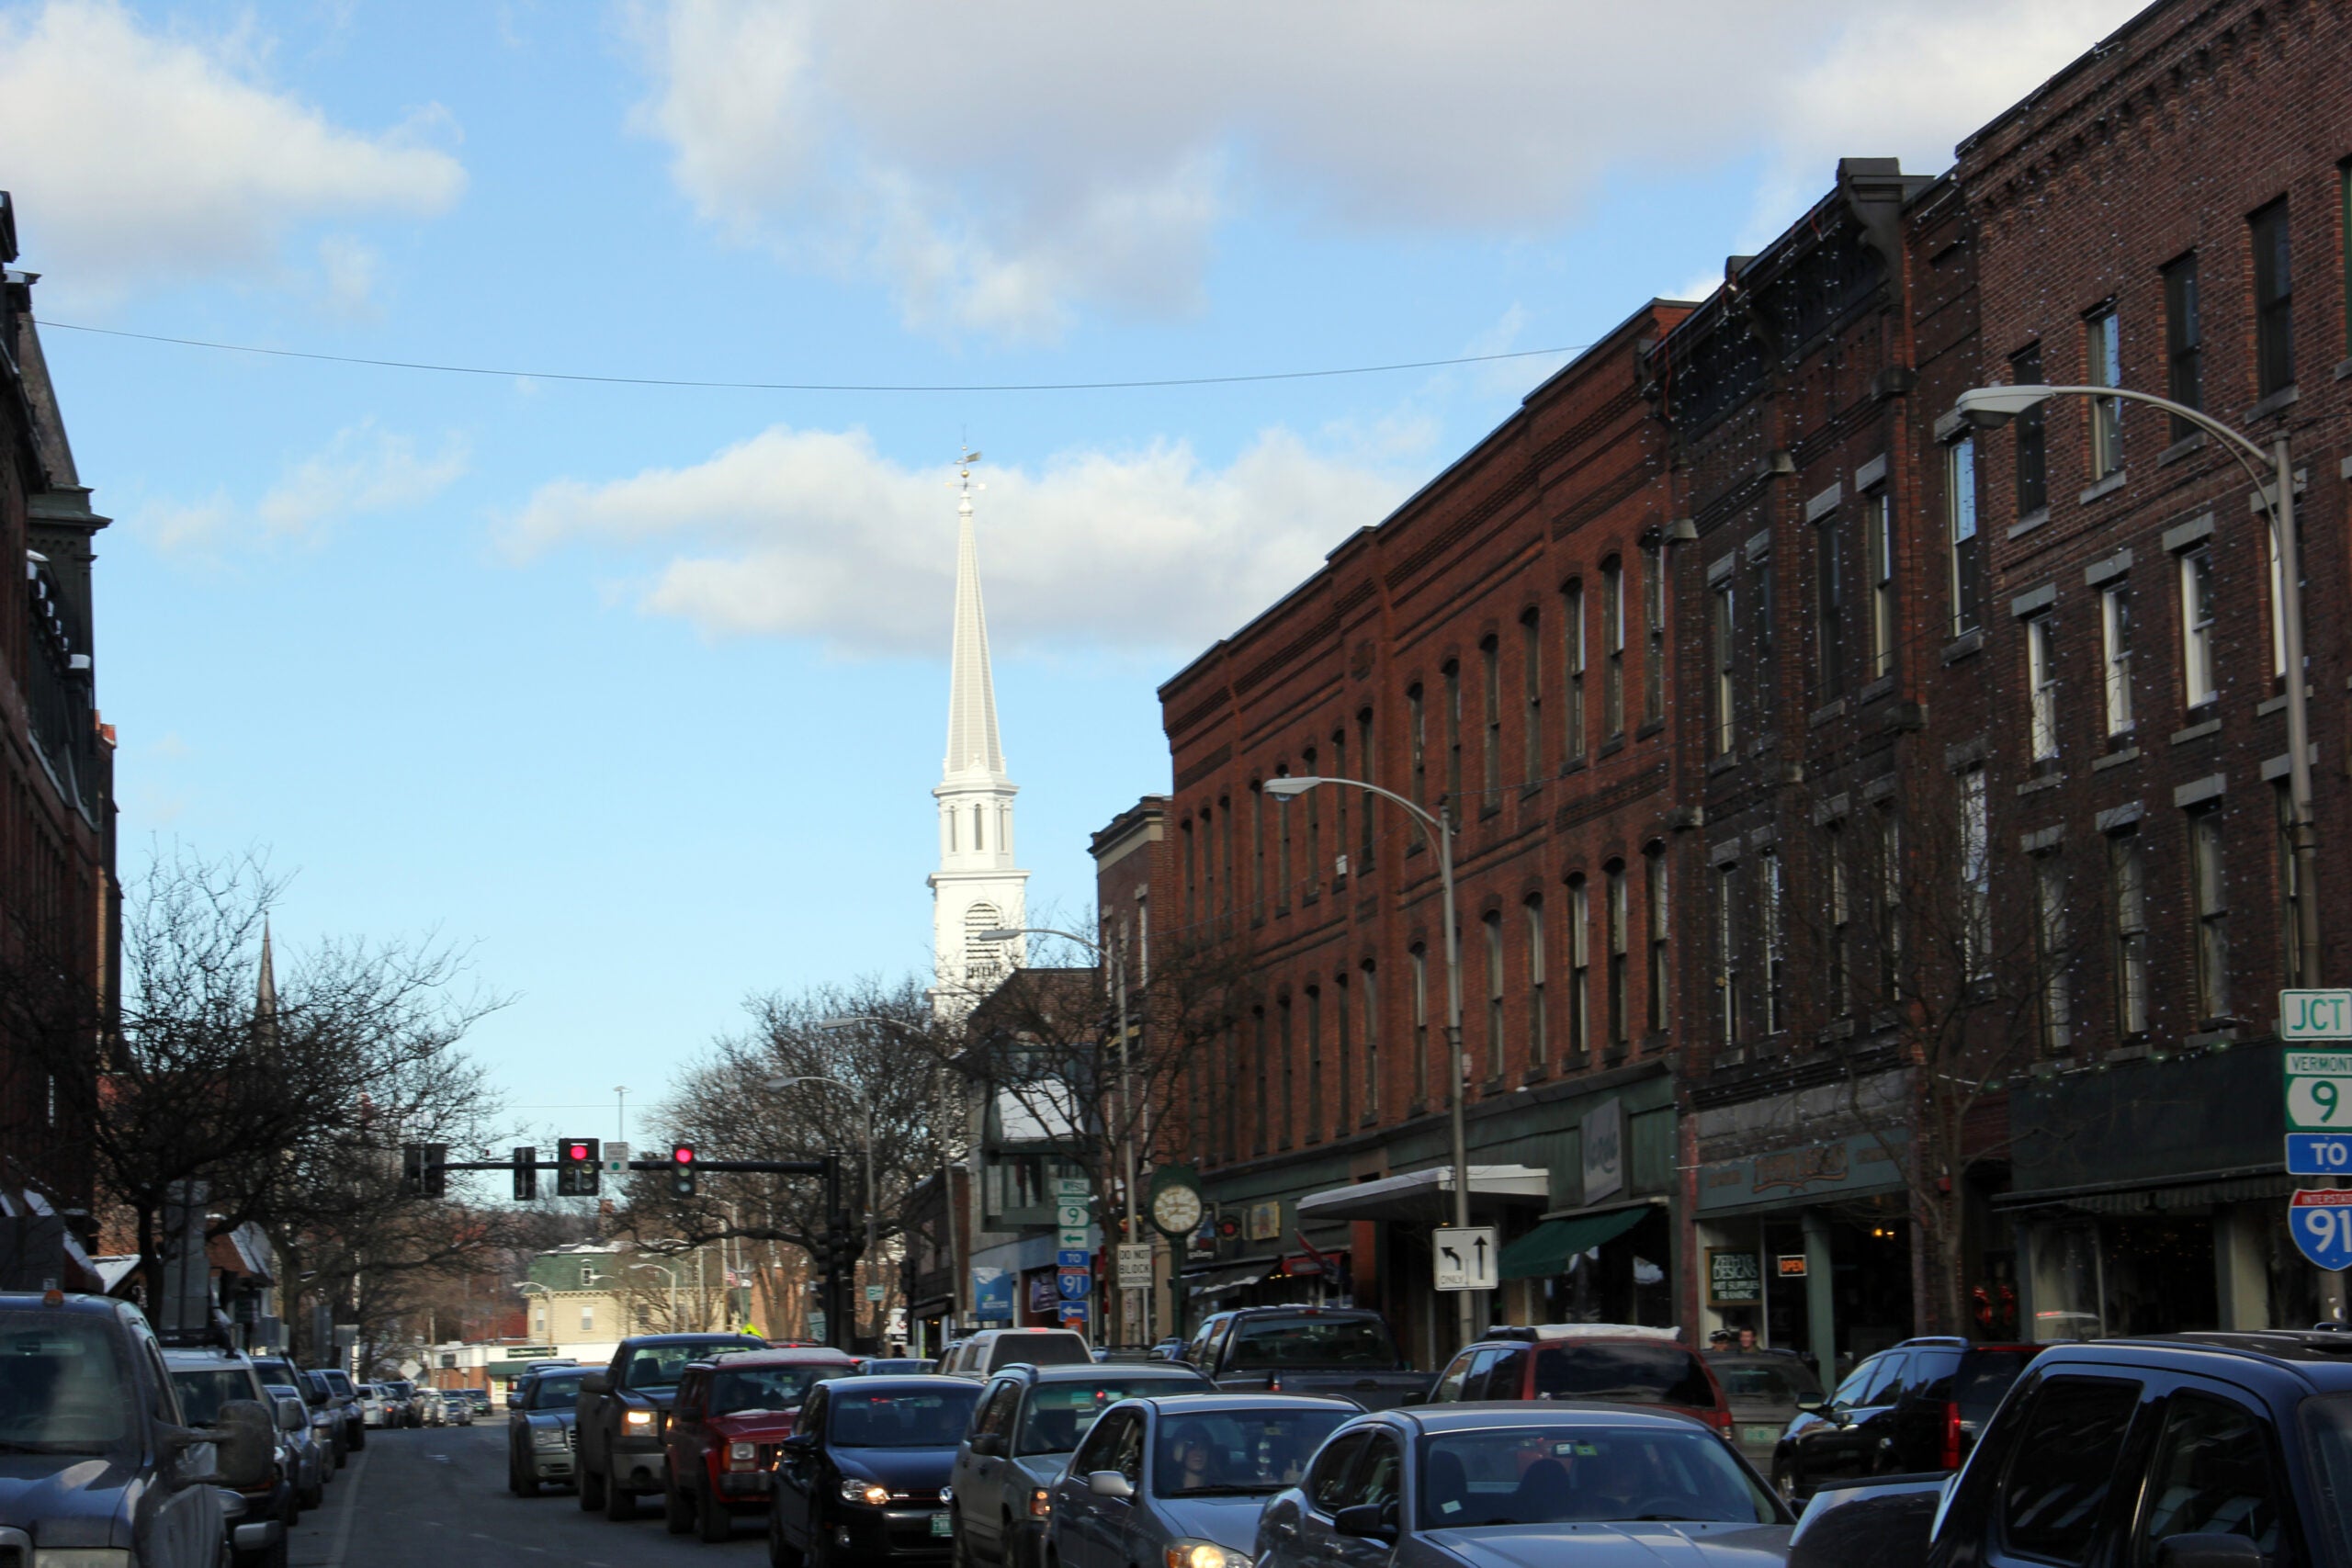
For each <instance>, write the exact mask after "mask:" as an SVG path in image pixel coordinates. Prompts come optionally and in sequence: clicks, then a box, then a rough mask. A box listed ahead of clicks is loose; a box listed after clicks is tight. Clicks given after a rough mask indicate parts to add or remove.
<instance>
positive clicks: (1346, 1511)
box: [1331, 1503, 1397, 1546]
mask: <svg viewBox="0 0 2352 1568" xmlns="http://www.w3.org/2000/svg"><path fill="white" fill-rule="evenodd" d="M1331 1528H1332V1529H1336V1530H1338V1531H1339V1532H1340V1534H1341V1535H1352V1536H1362V1537H1363V1538H1364V1539H1365V1540H1385V1541H1386V1542H1387V1543H1388V1544H1389V1545H1391V1546H1394V1545H1396V1544H1397V1506H1396V1505H1395V1504H1394V1503H1358V1504H1356V1505H1354V1506H1352V1507H1347V1508H1342V1509H1340V1511H1339V1512H1338V1513H1336V1514H1333V1515H1332V1516H1331Z"/></svg>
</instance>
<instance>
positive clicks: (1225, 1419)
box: [1151, 1409, 1355, 1497]
mask: <svg viewBox="0 0 2352 1568" xmlns="http://www.w3.org/2000/svg"><path fill="white" fill-rule="evenodd" d="M1354 1414H1355V1412H1354V1411H1352V1410H1340V1409H1331V1410H1219V1411H1216V1412H1214V1413H1204V1414H1201V1415H1197V1416H1170V1415H1163V1416H1160V1418H1159V1431H1158V1433H1157V1434H1156V1436H1155V1438H1154V1440H1153V1443H1152V1461H1151V1490H1152V1495H1154V1496H1157V1497H1217V1496H1225V1497H1238V1496H1250V1495H1258V1494H1261V1493H1272V1492H1279V1491H1281V1490H1282V1489H1283V1487H1285V1486H1293V1485H1296V1484H1297V1483H1298V1480H1299V1477H1300V1476H1301V1475H1303V1474H1304V1473H1305V1472H1306V1463H1307V1461H1309V1460H1311V1459H1313V1458H1314V1457H1315V1450H1317V1449H1319V1448H1321V1447H1322V1446H1323V1439H1324V1438H1328V1437H1329V1436H1330V1435H1331V1429H1332V1428H1333V1427H1337V1426H1338V1425H1339V1424H1340V1422H1342V1421H1344V1420H1346V1419H1347V1418H1348V1417H1349V1416H1352V1415H1354Z"/></svg>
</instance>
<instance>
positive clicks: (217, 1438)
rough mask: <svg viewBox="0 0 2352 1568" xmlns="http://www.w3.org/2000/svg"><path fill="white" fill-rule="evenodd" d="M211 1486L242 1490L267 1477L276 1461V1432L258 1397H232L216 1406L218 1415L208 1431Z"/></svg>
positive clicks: (259, 1482) (268, 1411)
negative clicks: (210, 1445) (218, 1411)
mask: <svg viewBox="0 0 2352 1568" xmlns="http://www.w3.org/2000/svg"><path fill="white" fill-rule="evenodd" d="M210 1437H211V1438H212V1474H211V1475H210V1476H209V1477H207V1480H208V1481H209V1483H210V1484H212V1485H214V1486H227V1487H232V1488H234V1489H236V1490H238V1491H243V1489H244V1488H246V1487H248V1486H259V1485H262V1484H264V1483H266V1482H267V1481H268V1480H269V1472H270V1467H271V1466H273V1465H275V1464H276V1463H277V1428H276V1427H274V1426H272V1425H271V1420H270V1410H269V1407H268V1406H267V1405H266V1404H263V1403H262V1402H261V1401H260V1400H258V1399H232V1400H230V1401H228V1402H227V1403H226V1404H222V1405H221V1406H220V1419H219V1420H218V1421H216V1422H214V1423H213V1425H212V1427H211V1431H210Z"/></svg>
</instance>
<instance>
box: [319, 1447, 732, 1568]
mask: <svg viewBox="0 0 2352 1568" xmlns="http://www.w3.org/2000/svg"><path fill="white" fill-rule="evenodd" d="M651 1502H652V1506H650V1507H648V1506H643V1504H642V1503H640V1506H639V1510H638V1517H637V1518H636V1519H634V1520H633V1521H631V1522H630V1523H628V1524H625V1525H616V1524H612V1523H610V1522H608V1521H607V1520H606V1519H605V1516H604V1515H603V1514H601V1513H597V1514H584V1513H582V1512H581V1511H580V1503H579V1499H578V1498H576V1497H574V1496H573V1495H572V1494H571V1493H570V1492H562V1491H557V1490H554V1489H553V1488H549V1489H548V1490H545V1491H542V1492H541V1493H540V1494H539V1495H537V1497H517V1496H515V1495H513V1494H512V1493H510V1492H508V1491H507V1490H506V1423H505V1421H504V1419H503V1417H502V1418H498V1419H494V1420H492V1421H491V1422H488V1423H486V1424H483V1425H481V1426H476V1427H424V1428H421V1429H419V1430H416V1431H371V1432H369V1433H368V1446H367V1447H366V1448H365V1449H363V1450H360V1451H359V1452H358V1453H356V1454H354V1455H352V1456H351V1463H350V1464H349V1465H348V1466H347V1467H346V1468H345V1469H344V1471H343V1472H341V1473H340V1474H338V1475H337V1476H336V1477H335V1478H334V1481H333V1482H332V1483H330V1484H329V1485H328V1487H327V1500H326V1506H324V1507H322V1508H319V1509H317V1510H315V1511H314V1512H311V1513H308V1514H305V1515H303V1516H302V1522H301V1523H300V1524H299V1525H297V1526H296V1527H295V1528H294V1534H293V1538H292V1540H291V1541H290V1543H289V1546H290V1551H289V1565H290V1568H415V1565H416V1564H417V1563H419V1562H424V1563H426V1564H428V1565H429V1568H517V1565H518V1564H535V1563H536V1564H543V1565H544V1568H572V1565H575V1564H577V1565H579V1568H766V1563H767V1545H766V1536H765V1534H764V1533H763V1530H764V1526H763V1525H762V1524H758V1523H754V1522H753V1521H752V1520H748V1519H746V1520H740V1521H738V1522H737V1524H736V1527H735V1539H734V1540H733V1541H732V1542H729V1543H728V1544H726V1545H721V1546H705V1545H703V1544H702V1543H701V1542H700V1541H698V1540H695V1538H694V1537H693V1536H690V1535H672V1534H670V1533H669V1532H668V1531H666V1530H665V1529H662V1508H661V1504H660V1500H659V1499H653V1500H651Z"/></svg>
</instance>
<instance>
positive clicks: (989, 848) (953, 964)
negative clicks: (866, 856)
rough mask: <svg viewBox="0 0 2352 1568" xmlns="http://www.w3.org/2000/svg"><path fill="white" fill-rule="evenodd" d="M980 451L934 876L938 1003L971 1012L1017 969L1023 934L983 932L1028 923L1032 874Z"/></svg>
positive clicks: (962, 520)
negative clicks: (985, 558) (986, 590)
mask: <svg viewBox="0 0 2352 1568" xmlns="http://www.w3.org/2000/svg"><path fill="white" fill-rule="evenodd" d="M979 457H980V455H979V454H978V452H969V451H967V452H966V453H965V454H964V456H963V458H962V460H961V461H960V462H959V463H958V464H957V466H956V467H957V473H956V490H957V492H958V494H957V499H956V631H955V643H954V646H953V649H952V652H951V655H950V662H949V667H948V682H947V759H946V762H945V765H944V767H943V768H942V770H941V773H940V778H939V784H938V785H937V787H936V788H934V789H933V791H932V792H931V793H932V795H933V798H935V799H936V800H937V801H938V802H939V869H938V870H937V871H935V872H933V873H932V875H931V897H932V940H933V953H934V971H935V975H936V978H935V980H934V981H933V990H932V1007H933V1010H934V1011H935V1012H936V1013H938V1014H939V1015H940V1016H942V1017H955V1016H957V1015H960V1014H962V1013H963V1012H965V1011H967V1010H969V1009H970V1008H971V1006H972V1005H973V1003H975V1002H976V1001H978V999H979V998H980V997H981V996H982V995H984V994H986V992H987V991H988V990H989V987H992V986H994V985H995V984H996V982H997V981H998V980H1000V979H1001V978H1002V977H1003V976H1004V975H1005V974H1006V973H1007V972H1009V971H1010V970H1012V969H1013V968H1016V967H1018V966H1019V965H1020V964H1022V962H1023V958H1024V956H1025V954H1026V946H1025V944H1024V943H1023V941H1022V940H1021V939H1019V938H1017V937H1016V938H1014V939H1013V940H1012V941H1011V942H982V941H981V940H980V934H981V933H982V932H984V931H993V930H1000V929H1002V930H1010V929H1013V928H1017V927H1019V926H1021V925H1023V924H1024V923H1025V922H1026V920H1027V908H1026V904H1025V902H1024V898H1023V888H1024V886H1025V885H1026V884H1027V882H1028V880H1029V874H1028V873H1027V872H1025V871H1020V870H1016V869H1015V868H1014V866H1013V863H1012V842H1013V840H1012V797H1013V796H1014V795H1018V794H1019V793H1020V792H1021V791H1020V786H1019V785H1017V784H1014V783H1013V782H1012V779H1011V778H1010V777H1009V776H1007V774H1006V773H1005V771H1004V749H1003V747H1002V745H1001V744H1000V742H999V741H998V739H997V729H996V682H995V681H994V679H993V677H992V676H991V675H990V674H989V628H988V616H987V615H986V613H985V612H984V611H983V610H982V608H981V605H980V559H979V550H978V545H977V544H976V542H975V540H974V537H973V533H972V492H973V491H975V490H978V489H982V488H985V487H982V486H977V485H975V484H973V483H972V465H973V464H974V463H977V462H978V461H979Z"/></svg>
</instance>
